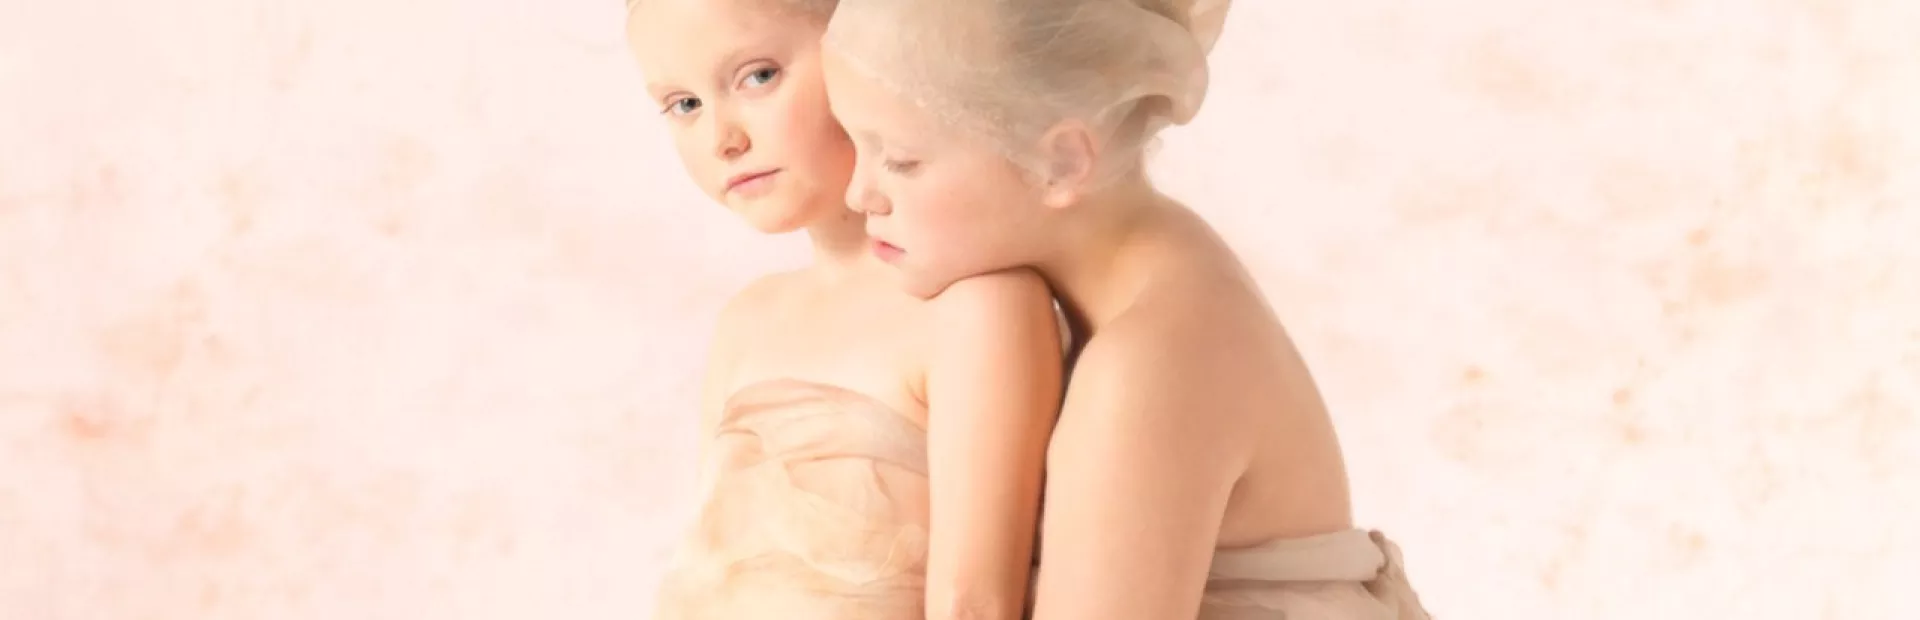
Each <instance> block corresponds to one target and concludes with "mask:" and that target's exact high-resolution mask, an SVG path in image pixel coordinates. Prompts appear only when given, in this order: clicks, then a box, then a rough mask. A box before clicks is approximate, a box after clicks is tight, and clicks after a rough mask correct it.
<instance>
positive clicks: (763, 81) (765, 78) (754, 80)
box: [747, 67, 780, 86]
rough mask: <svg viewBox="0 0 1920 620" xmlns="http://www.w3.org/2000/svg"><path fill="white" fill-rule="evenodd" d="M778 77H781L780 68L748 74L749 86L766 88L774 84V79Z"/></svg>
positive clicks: (770, 68) (768, 68)
mask: <svg viewBox="0 0 1920 620" xmlns="http://www.w3.org/2000/svg"><path fill="white" fill-rule="evenodd" d="M777 77H780V69H779V68H778V67H767V68H765V69H761V70H759V71H755V72H753V73H749V74H747V85H748V86H765V85H767V84H769V83H771V82H773V79H774V78H777Z"/></svg>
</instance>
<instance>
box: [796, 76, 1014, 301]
mask: <svg viewBox="0 0 1920 620" xmlns="http://www.w3.org/2000/svg"><path fill="white" fill-rule="evenodd" d="M823 56H824V62H823V65H824V66H825V81H826V84H827V92H828V95H829V99H830V100H831V102H832V106H833V113H834V114H835V115H836V116H838V117H839V118H840V119H841V123H842V125H843V126H844V127H845V128H846V131H847V132H848V133H849V134H850V135H851V136H852V137H853V144H854V152H855V160H856V163H855V165H854V174H853V179H852V181H851V182H850V183H849V185H848V186H847V192H846V203H847V205H848V206H849V207H850V208H852V209H853V210H855V211H858V212H860V213H863V214H865V215H866V216H867V234H868V236H870V237H873V239H874V240H875V242H876V244H877V246H878V248H877V252H879V254H880V257H881V258H882V259H885V260H886V261H887V262H889V263H891V264H893V266H894V267H896V268H897V269H899V271H900V273H901V275H902V278H903V280H904V285H905V287H906V290H907V292H909V293H912V294H914V295H917V296H921V297H931V296H934V295H937V294H939V293H940V291H942V290H945V289H946V287H947V285H949V284H952V283H954V282H955V281H958V280H961V279H963V278H967V277H970V276H974V275H979V274H983V273H989V272H993V271H999V270H1001V269H1007V268H1010V267H1015V266H1019V265H1022V264H1027V263H1030V262H1032V261H1033V260H1035V259H1036V258H1037V257H1038V255H1039V251H1040V250H1041V249H1042V248H1043V246H1042V245H1041V244H1040V242H1041V241H1042V240H1043V237H1042V235H1041V229H1042V227H1041V226H1040V224H1041V222H1040V217H1041V216H1042V215H1043V213H1044V211H1045V209H1046V207H1044V206H1043V205H1042V201H1041V197H1042V195H1041V192H1040V190H1039V188H1038V187H1037V186H1036V185H1035V184H1034V183H1033V182H1032V181H1031V179H1030V177H1029V175H1028V174H1026V172H1025V171H1024V170H1022V169H1021V168H1020V167H1018V166H1017V165H1015V164H1014V163H1013V161H1011V160H1010V159H1008V158H1007V157H1006V155H1005V153H1004V152H1003V151H1001V150H1000V149H998V148H995V147H994V146H993V145H991V144H989V143H987V142H986V141H984V140H983V139H981V137H979V136H975V135H972V134H970V133H969V132H967V131H966V130H964V129H961V128H957V127H954V126H952V125H951V124H947V123H941V122H939V119H937V118H935V117H934V116H933V115H931V114H930V113H928V112H926V111H925V110H924V109H922V108H920V107H919V106H916V105H913V104H912V102H909V101H907V100H906V99H904V98H902V97H900V96H899V95H897V94H895V93H894V92H893V91H890V90H887V89H886V88H885V87H884V86H883V85H882V84H880V83H878V82H876V81H874V80H873V79H871V78H869V77H868V76H867V75H866V74H865V73H863V72H862V70H861V69H859V68H856V67H852V66H849V65H848V64H847V61H846V60H845V59H844V58H842V57H840V56H839V55H838V54H836V53H834V52H832V51H828V52H826V53H825V54H824V55H823Z"/></svg>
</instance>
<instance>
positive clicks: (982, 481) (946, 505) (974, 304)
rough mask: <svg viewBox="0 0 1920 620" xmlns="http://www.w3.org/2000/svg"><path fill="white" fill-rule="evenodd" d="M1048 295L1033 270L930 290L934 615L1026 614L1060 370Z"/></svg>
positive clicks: (930, 599)
mask: <svg viewBox="0 0 1920 620" xmlns="http://www.w3.org/2000/svg"><path fill="white" fill-rule="evenodd" d="M1051 302H1052V297H1051V295H1050V294H1049V293H1048V290H1047V287H1046V285H1045V283H1044V282H1043V281H1041V280H1040V278H1039V277H1038V276H1037V275H1035V274H1033V273H1031V272H1027V271H1014V272H1003V273H995V274H988V275H983V276H976V277H974V278H969V279H967V280H963V281H961V282H958V283H955V284H954V285H953V286H951V287H948V289H947V290H946V291H944V292H942V293H941V294H940V296H939V297H936V298H935V299H934V300H933V304H934V305H935V308H934V319H935V323H934V325H933V328H934V330H935V335H934V337H933V339H932V343H933V345H932V351H931V357H930V360H929V365H928V368H927V377H926V398H927V407H928V412H927V417H928V457H929V464H928V467H929V475H930V478H931V481H930V490H929V494H930V500H931V513H930V518H931V521H932V523H931V527H930V541H929V549H928V557H927V615H928V617H929V618H954V617H964V618H1019V617H1020V614H1021V612H1022V610H1023V608H1024V605H1025V602H1026V590H1027V579H1028V574H1029V570H1030V568H1031V566H1032V562H1033V539H1034V530H1035V528H1036V527H1037V524H1036V521H1037V520H1038V512H1039V502H1040V490H1041V489H1040V487H1041V472H1042V470H1043V468H1044V467H1045V460H1046V450H1047V440H1048V437H1049V435H1050V433H1051V431H1052V428H1053V423H1054V420H1055V417H1056V416H1057V414H1058V412H1059V406H1060V390H1061V374H1062V373H1063V371H1064V369H1063V368H1062V366H1063V358H1062V351H1061V345H1060V334H1059V328H1058V325H1057V323H1056V319H1055V315H1054V313H1053V306H1052V303H1051Z"/></svg>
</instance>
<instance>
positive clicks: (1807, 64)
mask: <svg viewBox="0 0 1920 620" xmlns="http://www.w3.org/2000/svg"><path fill="white" fill-rule="evenodd" d="M620 20H621V14H620V8H619V3H618V2H613V1H611V0H591V1H589V0H582V1H578V2H551V1H549V2H534V1H532V0H519V1H514V0H460V1H453V0H432V1H414V2H380V1H374V0H333V1H329V2H309V3H292V2H259V1H254V2H246V1H240V0H182V1H178V2H153V1H138V2H135V1H128V0H117V1H106V0H96V1H93V2H34V3H28V2H27V1H26V0H16V1H8V2H5V3H4V8H0V618H7V619H10V620H11V619H20V620H43V619H44V620H69V619H72V620H79V619H87V618H115V619H119V618H129V619H131V618H272V619H276V620H297V619H309V618H310V619H322V618H324V619H329V620H331V619H336V618H367V619H382V618H396V619H398V618H407V619H415V618H461V619H487V618H503V619H504V618H534V617H555V618H562V617H564V618H574V619H590V618H634V617H642V616H644V613H643V610H644V609H645V607H646V603H647V601H648V600H649V599H650V598H651V591H652V584H653V581H654V578H655V576H656V575H657V573H658V571H659V566H660V560H661V557H662V553H663V550H664V548H665V545H666V544H667V543H668V542H669V540H670V539H671V538H672V536H673V534H674V527H675V524H676V523H678V522H679V520H680V519H684V518H685V515H686V512H687V508H688V506H687V501H686V500H687V495H686V491H687V489H688V485H687V478H688V476H689V475H690V471H691V468H690V463H689V462H688V457H689V455H690V454H691V450H690V447H691V443H690V442H691V440H692V436H691V434H690V433H691V425H690V422H691V421H692V420H693V418H694V415H693V409H692V406H693V402H692V386H693V381H694V378H695V376H694V375H695V372H696V371H697V369H698V367H699V364H698V361H699V359H700V356H701V354H702V347H703V342H702V340H703V337H704V335H705V334H706V332H707V329H708V325H709V319H710V317H711V315H712V313H713V312H714V310H715V309H716V307H717V306H718V304H719V303H720V302H721V300H722V299H723V297H724V296H725V295H726V294H727V293H728V292H729V291H730V290H731V289H732V288H733V287H735V286H737V285H738V284H740V283H741V282H742V281H743V280H744V278H747V277H749V276H750V275H751V274H752V273H754V272H757V271H760V270H763V269H766V268H769V267H771V266H774V265H779V264H786V263H790V262H792V261H793V260H795V259H796V258H797V257H798V255H797V254H796V253H795V250H796V247H795V245H794V244H795V241H796V240H793V239H779V240H770V239H764V238H756V237H754V236H752V235H750V234H748V233H747V232H746V231H745V230H744V227H742V226H740V225H739V224H737V223H736V222H734V221H732V220H731V219H729V217H727V216H725V215H724V214H722V213H721V212H720V211H719V210H718V209H717V208H715V207H713V206H711V205H709V204H708V203H706V202H705V201H704V200H702V199H700V198H699V197H697V196H696V195H695V194H694V193H692V191H691V189H690V188H689V187H688V186H687V184H686V183H685V181H684V180H683V179H682V177H681V176H680V172H679V169H678V167H677V165H676V164H675V163H674V162H673V160H672V159H671V154H670V152H669V150H668V149H667V147H666V144H665V141H664V139H663V137H662V135H661V133H660V130H659V127H658V126H657V124H656V120H655V119H654V118H653V116H652V115H651V114H650V111H651V110H650V108H648V107H647V106H646V105H644V104H643V102H642V95H641V88H640V83H639V80H638V77H637V75H636V72H635V71H634V69H633V68H632V65H631V63H630V61H629V60H628V59H627V58H626V56H625V55H624V51H623V47H622V42H621V40H620V28H619V22H620ZM1916 33H1920V3H1916V2H1912V1H1910V0H1878V1H1874V0H1860V1H1855V2H1845V1H1842V0H1769V1H1764V2H1760V1H1746V2H1733V1H1717V2H1716V1H1709V0H1695V1H1686V0H1645V1H1635V2H1627V1H1619V0H1615V1H1611V2H1600V1H1588V2H1538V1H1520V0H1466V1H1460V2H1419V3H1416V2H1394V1H1390V0H1370V1H1359V2H1254V1H1250V0H1243V1H1242V2H1241V3H1240V6H1239V8H1237V9H1236V10H1235V15H1234V17H1233V22H1232V24H1231V29H1230V31H1229V33H1228V35H1227V38H1226V40H1225V41H1224V42H1223V44H1222V46H1221V48H1220V50H1219V52H1218V54H1217V58H1218V59H1219V62H1218V78H1217V88H1216V89H1215V90H1214V93H1213V97H1212V99H1211V100H1210V102H1209V104H1208V109H1207V110H1206V112H1205V113H1204V114H1203V115H1202V120H1201V121H1199V122H1198V123H1197V124H1196V125H1195V126H1194V127H1192V128H1190V129H1187V130H1181V131H1177V132H1174V133H1172V134H1169V135H1168V137H1167V144H1166V147H1165V149H1164V150H1163V151H1162V155H1161V157H1160V160H1159V166H1160V167H1161V169H1162V170H1163V172H1162V176H1163V178H1165V180H1166V184H1167V185H1168V186H1169V187H1170V188H1171V189H1172V191H1174V192H1175V193H1176V194H1178V195H1181V196H1185V197H1187V198H1190V199H1191V202H1192V203H1193V204H1195V205H1196V206H1197V207H1199V208H1200V209H1202V210H1203V211H1204V212H1205V213H1206V214H1208V215H1209V216H1210V217H1212V218H1214V220H1215V221H1216V222H1218V223H1219V224H1220V225H1221V226H1222V227H1223V228H1224V229H1225V230H1226V231H1227V232H1228V233H1229V234H1230V235H1231V236H1232V237H1233V239H1234V240H1235V241H1236V242H1237V243H1239V244H1241V246H1242V247H1243V248H1244V249H1245V251H1246V255H1247V257H1248V259H1249V260H1250V261H1251V262H1253V263H1254V264H1255V266H1256V267H1257V270H1258V272H1259V273H1260V274H1261V275H1262V277H1263V278H1264V279H1265V281H1266V283H1267V284H1268V285H1269V287H1270V290H1271V292H1272V294H1273V296H1274V298H1275V300H1276V302H1277V303H1278V305H1279V306H1280V309H1281V311H1282V312H1283V313H1284V315H1285V316H1286V317H1287V318H1288V319H1289V321H1290V323H1291V325H1292V326H1293V328H1294V329H1295V330H1296V332H1297V334H1298V336H1299V339H1300V341H1301V343H1302V346H1303V347H1304V348H1305V350H1306V353H1307V354H1308V355H1309V356H1310V357H1311V359H1312V361H1313V362H1314V364H1315V367H1316V368H1317V369H1318V371H1319V375H1320V378H1321V380H1322V381H1323V382H1324V384H1325V387H1326V389H1327V392H1328V395H1329V398H1330V399H1331V401H1332V404H1333V405H1334V407H1335V409H1336V411H1337V412H1338V415H1339V419H1340V422H1341V424H1342V425H1343V428H1344V432H1345V438H1346V440H1347V441H1348V443H1349V445H1350V454H1351V457H1352V460H1353V463H1354V476H1355V484H1356V486H1357V490H1358V501H1359V508H1360V510H1361V515H1362V517H1363V518H1364V519H1365V520H1366V521H1367V522H1368V523H1370V524H1373V525H1378V526H1382V527H1385V528H1388V529H1390V530H1391V531H1393V532H1396V533H1397V535H1398V536H1399V537H1400V538H1401V540H1402V541H1403V543H1404V546H1405V548H1406V550H1407V552H1408V553H1409V554H1410V558H1409V560H1410V563H1411V568H1412V571H1413V573H1414V578H1415V579H1416V582H1417V583H1418V584H1419V585H1420V586H1421V587H1422V588H1423V590H1424V591H1425V596H1426V598H1427V601H1428V602H1429V603H1430V604H1431V606H1432V608H1433V609H1434V610H1436V611H1437V612H1440V613H1441V614H1442V615H1444V616H1445V617H1450V618H1480V619H1500V618H1509V619H1523V618H1524V619H1530V620H1531V619H1538V618H1556V619H1567V620H1575V619H1583V618H1640V619H1657V618H1675V619H1680V618H1688V619H1690V618H1715V617H1730V618H1779V619H1795V620H1800V619H1805V618H1847V619H1873V618H1916V617H1920V606H1917V605H1916V603H1915V602H1914V601H1915V597H1913V596H1912V595H1904V596H1899V597H1896V596H1895V594H1894V593H1895V592H1896V591H1899V590H1905V589H1906V588H1907V587H1908V586H1911V585H1912V583H1911V582H1912V579H1913V578H1914V577H1916V576H1920V565H1917V562H1920V537H1917V535H1916V534H1915V532H1916V530H1915V529H1914V528H1913V527H1912V521H1913V519H1914V517H1916V516H1920V506H1916V502H1917V501H1920V489H1916V485H1917V484H1920V483H1916V480H1920V477H1916V476H1915V475H1914V472H1916V471H1920V441H1916V439H1917V436H1920V424H1916V421H1915V414H1914V411H1915V407H1916V406H1920V380H1917V379H1916V377H1920V292H1917V291H1920V285H1916V282H1920V250H1914V249H1911V246H1905V247H1903V244H1905V243H1908V242H1911V241H1912V240H1913V239H1914V238H1915V237H1916V233H1920V196H1916V191H1920V35H1917V34H1916ZM1900 472H1905V474H1904V475H1903V474H1900ZM1903 522H1904V525H1903Z"/></svg>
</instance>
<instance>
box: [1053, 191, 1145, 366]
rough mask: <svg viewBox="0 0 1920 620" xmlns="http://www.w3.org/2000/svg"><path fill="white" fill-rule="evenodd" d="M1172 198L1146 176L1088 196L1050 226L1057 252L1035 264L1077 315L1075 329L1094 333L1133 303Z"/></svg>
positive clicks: (1060, 215) (1073, 314) (1062, 213)
mask: <svg viewBox="0 0 1920 620" xmlns="http://www.w3.org/2000/svg"><path fill="white" fill-rule="evenodd" d="M1177 208H1178V207H1175V206H1172V205H1170V204H1169V203H1167V202H1166V201H1165V200H1164V199H1163V198H1162V197H1161V196H1160V195H1159V194H1158V193H1157V192H1155V191H1153V188H1152V186H1150V185H1148V184H1147V182H1146V179H1144V178H1132V179H1129V180H1127V181H1124V182H1121V183H1116V184H1115V185H1113V186H1111V187H1109V188H1108V189H1105V190H1102V191H1101V192H1099V193H1097V194H1093V195H1089V196H1088V197H1087V198H1086V199H1084V200H1082V201H1081V202H1080V204H1077V205H1074V206H1073V207H1072V208H1070V209H1066V210H1064V211H1063V212H1061V213H1060V214H1059V215H1058V216H1056V217H1058V218H1059V220H1058V225H1054V226H1049V227H1048V228H1049V229H1050V230H1049V231H1048V232H1046V233H1045V234H1046V235H1048V239H1049V242H1048V245H1049V247H1051V248H1052V252H1051V253H1050V254H1049V255H1048V256H1047V257H1045V258H1042V259H1041V260H1040V261H1038V262H1037V263H1036V264H1035V267H1036V268H1038V269H1039V270H1040V272H1041V273H1042V274H1044V275H1045V276H1046V279H1047V282H1048V284H1049V285H1051V286H1052V287H1053V289H1054V291H1055V293H1056V294H1058V295H1060V296H1061V297H1062V301H1063V302H1064V304H1065V305H1066V306H1067V308H1068V312H1069V314H1071V315H1072V318H1073V319H1074V323H1075V325H1074V326H1073V327H1074V331H1075V332H1077V333H1081V334H1085V335H1087V336H1091V335H1092V334H1093V333H1095V332H1097V331H1099V329H1100V328H1101V327H1102V326H1103V325H1106V324H1107V323H1108V322H1109V321H1111V320H1112V319H1113V318H1114V317H1116V316H1118V315H1119V314H1121V313H1122V312H1124V311H1125V310H1126V309H1127V307H1128V306H1130V305H1132V303H1133V301H1134V299H1135V297H1136V296H1137V295H1138V293H1139V290H1140V287H1141V285H1142V284H1144V283H1145V279H1146V275H1147V273H1146V270H1145V269H1144V265H1143V262H1142V260H1141V259H1142V258H1143V250H1149V249H1150V246H1151V245H1152V244H1153V243H1154V241H1155V239H1154V238H1153V232H1154V230H1155V229H1156V228H1158V227H1159V226H1160V223H1161V222H1165V221H1167V220H1168V215H1169V209H1177Z"/></svg>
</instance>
